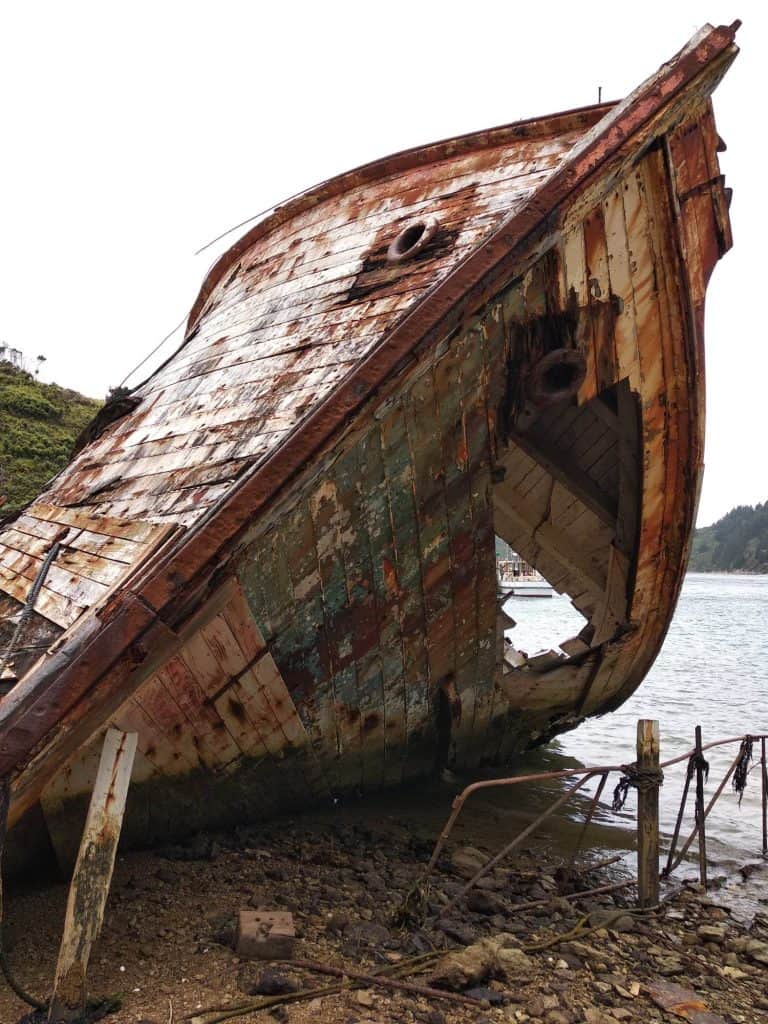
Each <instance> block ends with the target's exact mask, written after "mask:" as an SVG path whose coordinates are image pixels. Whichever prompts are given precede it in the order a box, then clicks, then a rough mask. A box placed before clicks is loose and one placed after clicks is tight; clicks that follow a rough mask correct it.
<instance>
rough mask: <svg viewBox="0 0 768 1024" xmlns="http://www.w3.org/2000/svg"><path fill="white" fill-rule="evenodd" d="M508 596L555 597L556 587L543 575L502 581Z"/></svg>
mask: <svg viewBox="0 0 768 1024" xmlns="http://www.w3.org/2000/svg"><path fill="white" fill-rule="evenodd" d="M501 586H502V589H504V590H505V591H506V592H507V596H508V597H554V596H555V591H554V588H553V587H552V586H551V585H550V584H549V583H547V581H546V580H545V579H544V577H543V576H542V577H541V578H540V579H533V578H527V579H519V580H515V581H513V582H511V583H502V584H501Z"/></svg>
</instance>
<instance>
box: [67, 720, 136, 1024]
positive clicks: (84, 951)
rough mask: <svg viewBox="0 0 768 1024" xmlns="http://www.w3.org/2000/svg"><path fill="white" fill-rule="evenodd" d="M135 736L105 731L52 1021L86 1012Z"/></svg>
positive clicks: (77, 867) (71, 900) (75, 878)
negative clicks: (92, 958)
mask: <svg viewBox="0 0 768 1024" xmlns="http://www.w3.org/2000/svg"><path fill="white" fill-rule="evenodd" d="M136 740H137V737H136V734H135V733H125V732H121V731H119V730H118V729H108V730H107V733H106V735H105V737H104V746H103V748H102V753H101V761H100V763H99V770H98V773H97V775H96V784H95V786H94V789H93V794H92V796H91V802H90V805H89V807H88V817H87V819H86V822H85V829H84V831H83V839H82V842H81V844H80V852H79V854H78V858H77V863H76V864H75V871H74V875H73V876H72V882H71V884H70V887H69V897H68V899H67V910H66V916H65V919H64V934H63V936H62V939H61V946H60V947H59V959H58V962H57V964H56V976H55V981H54V987H53V996H52V998H51V1005H50V1009H49V1012H48V1020H49V1021H50V1022H51V1024H59V1022H61V1021H69V1020H74V1019H75V1018H77V1017H79V1016H81V1015H82V1013H83V1011H84V1010H85V1005H86V998H87V971H88V961H89V959H90V955H91V948H92V946H93V943H94V942H95V941H96V939H97V938H98V936H99V933H100V931H101V925H102V922H103V919H104V908H105V906H106V903H107V896H108V894H109V885H110V882H111V880H112V871H113V869H114V865H115V855H116V853H117V843H118V839H119V838H120V830H121V827H122V822H123V814H124V812H125V800H126V797H127V795H128V785H129V783H130V780H131V769H132V768H133V758H134V754H135V752H136Z"/></svg>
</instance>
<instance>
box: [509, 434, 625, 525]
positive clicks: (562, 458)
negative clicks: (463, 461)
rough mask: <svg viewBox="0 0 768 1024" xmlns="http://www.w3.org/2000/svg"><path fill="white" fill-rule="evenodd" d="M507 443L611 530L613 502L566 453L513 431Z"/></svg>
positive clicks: (614, 515) (613, 512)
mask: <svg viewBox="0 0 768 1024" xmlns="http://www.w3.org/2000/svg"><path fill="white" fill-rule="evenodd" d="M510 440H512V441H513V443H514V444H516V445H517V446H518V447H519V448H522V449H523V451H524V452H525V453H526V454H527V455H529V456H530V457H531V458H532V459H535V460H536V462H537V463H538V464H539V465H540V466H541V467H542V468H543V469H545V470H546V471H547V473H549V475H550V476H552V477H554V479H555V480H557V481H558V482H559V483H560V484H561V485H562V486H563V487H565V488H566V490H567V491H569V492H570V493H571V494H572V495H573V496H574V498H578V499H579V501H581V502H583V503H584V504H585V505H586V506H587V508H589V509H591V510H592V512H594V513H595V515H596V516H597V517H598V518H599V519H601V520H602V522H604V523H605V524H606V526H611V527H613V526H614V525H615V523H616V514H617V508H616V502H615V501H613V500H612V499H611V497H610V495H608V494H605V493H604V492H603V491H601V490H600V488H599V487H598V486H597V484H596V483H595V482H594V480H593V479H592V478H591V477H590V476H589V474H588V473H586V472H585V471H584V470H583V468H582V467H581V466H580V465H579V463H578V462H576V460H575V459H572V458H569V453H566V452H562V451H558V450H557V449H556V448H554V447H553V446H552V445H550V444H549V442H548V440H547V438H546V437H544V436H536V437H535V438H532V437H530V436H528V435H525V434H519V433H517V432H515V431H512V432H511V433H510Z"/></svg>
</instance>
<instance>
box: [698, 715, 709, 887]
mask: <svg viewBox="0 0 768 1024" xmlns="http://www.w3.org/2000/svg"><path fill="white" fill-rule="evenodd" d="M696 824H697V825H698V828H699V881H700V882H701V884H702V885H703V886H704V888H705V889H706V888H707V823H706V814H705V812H704V755H703V753H702V742H701V726H700V725H697V726H696Z"/></svg>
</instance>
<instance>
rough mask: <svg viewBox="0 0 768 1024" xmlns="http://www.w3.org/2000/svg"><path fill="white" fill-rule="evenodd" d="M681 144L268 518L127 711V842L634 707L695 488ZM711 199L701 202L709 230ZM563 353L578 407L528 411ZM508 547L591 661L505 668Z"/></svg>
mask: <svg viewBox="0 0 768 1024" xmlns="http://www.w3.org/2000/svg"><path fill="white" fill-rule="evenodd" d="M712 130H713V129H712V124H711V115H710V113H709V111H708V110H706V111H705V112H704V113H703V114H702V115H701V117H700V118H699V119H698V120H697V121H696V122H695V127H693V128H692V127H691V126H690V125H686V126H684V128H683V129H681V131H682V133H683V134H682V135H681V136H680V137H682V138H686V139H690V137H691V135H695V136H696V137H698V139H699V141H700V143H701V145H702V146H704V145H705V144H706V143H707V141H709V142H710V143H711V136H712ZM678 138H679V137H678V136H673V137H672V139H671V145H670V148H669V150H665V148H663V147H656V148H655V149H654V150H653V151H652V152H650V153H648V154H646V155H645V156H644V157H643V159H642V160H640V161H639V162H638V163H637V164H636V165H635V166H633V167H632V168H631V169H630V170H629V171H628V173H627V174H626V175H625V176H624V177H623V178H622V180H621V181H620V182H618V183H617V184H616V185H615V186H614V187H613V188H612V189H611V190H610V192H609V193H608V194H606V196H605V197H604V198H603V199H601V201H600V202H599V204H597V205H595V206H593V207H592V208H591V209H590V210H589V211H587V213H586V215H585V216H584V217H583V219H581V220H578V221H575V222H573V223H568V224H567V225H566V230H565V231H564V233H563V236H562V239H561V241H560V244H559V245H558V246H557V247H556V248H555V249H553V250H551V251H549V252H548V253H547V254H546V255H545V256H543V257H542V258H540V259H539V260H538V261H537V262H535V263H534V264H533V265H532V266H531V268H530V269H529V270H528V271H527V273H526V274H525V275H524V276H523V277H522V278H519V279H517V280H514V281H512V282H511V283H510V285H509V286H508V288H506V289H505V290H504V291H503V292H501V293H500V294H499V295H498V296H497V297H496V298H495V299H494V300H492V301H491V302H489V303H488V304H487V305H486V306H485V307H484V308H483V310H482V311H481V313H480V314H479V315H478V316H476V317H475V318H474V319H473V320H472V321H471V322H470V323H469V324H468V325H467V326H466V327H465V328H464V329H462V330H460V331H457V332H455V333H454V334H453V335H452V336H451V337H449V338H446V339H444V340H443V341H442V343H441V344H439V345H438V346H437V347H436V348H435V350H434V353H433V354H432V355H431V356H430V357H427V358H425V359H424V360H423V361H422V363H421V365H419V366H418V368H417V369H415V370H413V371H411V372H409V373H406V374H404V375H403V377H402V379H401V380H400V381H399V382H398V384H397V386H395V387H393V388H392V389H391V390H390V393H389V394H387V395H386V396H385V397H384V398H383V399H382V401H381V402H380V403H378V404H377V406H376V407H375V408H374V409H373V410H371V414H370V415H368V416H367V417H365V418H364V419H363V420H361V421H360V422H357V423H355V424H354V425H353V427H351V428H350V429H349V431H348V432H347V434H346V436H345V437H344V438H343V439H342V441H341V442H340V443H339V444H338V445H336V446H334V447H333V448H332V449H330V450H329V451H328V452H326V454H325V456H324V457H323V458H322V459H321V460H320V461H319V462H318V463H317V464H316V465H315V466H313V468H312V470H311V471H310V472H308V473H306V474H305V477H304V479H302V480H301V481H299V482H297V484H296V485H295V486H294V487H293V488H292V489H291V493H290V494H289V495H288V496H286V498H285V499H284V500H283V501H282V502H281V503H280V505H279V506H277V507H276V508H275V509H274V511H273V513H272V514H271V515H269V516H267V517H265V518H264V519H263V520H262V521H260V522H259V524H258V525H257V526H255V527H254V529H253V531H252V533H253V536H252V537H249V538H247V540H246V541H245V542H244V544H243V547H242V551H241V553H240V555H239V557H238V559H237V562H236V572H235V574H234V577H233V578H232V579H230V580H228V581H227V582H225V583H224V584H223V585H222V592H221V593H220V595H219V598H218V602H217V603H220V607H219V609H218V611H216V612H215V614H211V617H210V619H209V621H206V622H205V624H204V625H203V626H202V627H201V628H200V629H199V630H198V631H196V632H194V633H193V635H192V636H191V637H190V639H189V640H188V642H187V643H186V644H184V645H183V646H182V647H181V649H180V650H179V652H178V653H177V654H176V655H175V656H174V657H173V658H171V659H169V660H168V661H167V662H166V663H165V664H164V665H163V667H162V668H160V669H159V670H158V671H157V672H156V673H154V675H153V676H152V677H151V678H150V679H149V680H148V681H147V682H145V683H144V684H142V685H141V686H140V687H139V688H138V689H137V691H136V692H135V694H134V695H133V696H132V698H131V700H130V701H128V702H127V703H126V704H125V705H123V706H122V707H121V708H120V709H119V710H118V711H117V712H116V713H115V714H114V715H113V716H112V718H111V721H112V723H113V724H115V725H117V726H118V727H119V728H121V729H126V730H136V731H137V732H138V734H139V749H140V758H139V766H138V768H137V769H135V770H134V787H133V792H132V794H131V797H130V798H129V810H128V815H127V821H126V826H125V835H126V839H127V840H128V841H129V842H152V841H156V840H158V839H160V838H163V837H166V838H167V837H168V835H173V834H177V835H178V834H182V833H184V832H187V831H189V830H190V829H192V830H194V829H196V828H203V827H211V826H214V825H220V826H224V825H232V824H235V823H237V822H238V821H242V820H252V819H254V818H261V817H266V816H270V815H274V814H276V813H279V812H280V811H282V810H286V809H288V808H291V807H296V806H301V805H305V804H307V803H311V802H313V801H318V800H324V799H330V798H332V797H338V796H341V795H343V794H344V793H362V792H365V791H370V790H372V789H375V788H377V787H380V786H386V785H395V784H398V783H401V782H403V781H407V780H412V779H417V778H419V777H421V776H424V775H425V774H427V773H429V772H430V771H432V770H433V769H434V768H435V767H436V766H439V765H441V764H442V765H448V766H450V767H452V768H456V769H459V770H462V771H478V770H484V769H492V768H494V767H497V766H500V765H502V764H504V763H505V762H507V761H508V760H509V759H510V758H511V757H513V756H514V755H516V754H519V753H520V752H521V751H523V750H525V749H527V748H529V747H530V746H531V745H534V744H536V743H540V742H542V741H543V740H545V739H547V738H549V737H551V736H553V735H555V734H556V733H558V732H561V731H563V730H564V729H568V728H572V727H574V726H575V725H576V724H577V723H578V722H579V721H581V720H583V718H584V717H586V716H588V715H590V714H594V713H596V712H600V711H602V710H604V709H606V708H608V707H610V706H613V705H615V704H617V703H619V702H620V701H621V700H622V699H623V698H624V697H625V696H626V695H627V694H629V693H630V692H632V690H633V689H634V688H635V686H636V684H637V682H639V680H640V679H641V678H642V677H643V675H644V674H645V672H646V671H647V669H648V667H649V666H650V664H651V662H652V660H653V658H654V657H655V655H656V653H657V651H658V649H659V646H660V643H661V639H662V637H663V635H664V631H665V629H666V627H667V625H668V622H669V619H670V616H671V614H672V610H673V608H674V604H675V599H676V594H677V591H678V588H679V585H680V581H681V576H682V573H683V571H684V567H685V560H686V551H687V544H688V538H689V532H690V527H691V523H692V521H693V515H694V509H695V504H696V497H697V488H698V483H699V476H700V472H701V419H702V413H703V410H702V408H701V396H700V391H699V385H700V378H701V364H700V353H699V352H698V351H697V344H696V335H695V332H694V324H693V321H692V318H691V314H692V312H693V313H694V315H695V310H693V311H692V310H691V306H690V303H689V296H691V295H692V296H694V297H695V296H696V295H697V294H701V289H702V287H703V284H704V278H705V276H706V272H707V271H708V269H709V268H704V267H702V276H701V277H700V278H699V280H698V281H697V280H696V279H695V277H694V276H693V274H692V273H691V270H692V269H694V270H695V264H694V265H693V267H691V265H690V264H689V265H688V267H687V269H686V267H685V265H684V264H683V262H682V259H681V246H682V245H684V244H685V237H684V235H682V236H681V234H680V229H681V228H683V231H684V229H685V218H683V219H682V221H681V220H680V219H679V216H678V214H677V212H676V210H675V191H674V190H675V189H677V190H678V193H679V190H680V186H679V184H678V182H679V181H680V179H681V178H682V177H683V175H685V174H690V172H691V168H690V166H689V163H688V162H685V161H680V160H678V163H677V165H676V166H675V165H672V170H673V173H671V169H670V163H669V157H670V155H671V154H674V153H675V152H678V153H679V151H680V150H679V145H678ZM685 180H686V182H687V181H688V179H687V178H686V179H685ZM717 208H718V207H717V205H716V204H714V205H713V204H712V201H711V197H710V202H709V204H708V208H707V214H708V216H709V218H710V221H709V231H710V232H711V233H712V236H713V239H714V238H715V237H716V236H717V231H718V227H719V225H718V223H717V221H716V219H715V217H714V214H713V213H712V211H714V210H717ZM702 221H703V224H702ZM696 223H697V229H698V228H701V227H702V226H703V227H704V228H705V229H706V227H707V225H706V221H705V220H704V219H703V218H701V219H700V220H697V222H696ZM563 348H565V349H573V350H577V351H580V352H583V353H584V354H585V357H586V373H585V375H584V379H583V380H582V382H581V383H580V385H579V388H578V392H577V394H576V395H575V396H574V398H573V399H571V400H568V399H566V400H562V399H560V400H557V401H553V402H546V403H543V404H539V405H536V404H535V402H531V400H530V399H529V398H528V397H527V396H526V393H525V381H526V380H527V379H529V378H530V375H531V368H532V367H535V366H536V365H537V364H538V363H539V361H540V360H541V359H542V358H543V357H544V356H546V355H547V353H548V352H551V351H553V350H560V349H563ZM496 534H498V535H500V536H502V537H503V538H504V539H505V540H507V541H508V542H509V543H510V544H512V545H513V546H514V547H515V549H516V550H518V551H520V552H521V553H522V554H523V555H524V557H526V559H527V560H529V561H530V562H531V563H532V564H534V565H536V566H537V568H539V569H540V570H541V571H542V572H543V573H545V574H546V576H547V578H548V579H549V580H550V581H551V582H552V584H553V585H554V586H555V587H556V588H557V590H558V591H560V592H564V593H567V594H568V595H569V596H570V597H571V599H572V601H573V602H574V605H575V606H576V607H577V608H579V610H580V611H581V612H582V613H583V614H584V615H585V617H586V618H587V619H588V620H589V623H590V625H589V627H588V628H587V629H585V631H584V633H583V635H582V639H581V648H580V651H579V653H577V654H575V655H573V656H570V657H568V658H561V659H559V660H557V661H556V663H555V664H552V663H549V664H546V665H544V666H543V667H542V668H538V667H537V665H536V663H535V660H534V661H533V662H532V663H531V664H523V665H522V666H521V667H519V668H516V669H510V668H509V667H508V666H506V665H505V663H504V659H503V655H502V647H501V644H502V637H503V633H502V630H503V626H504V622H503V620H500V619H499V614H498V600H497V591H496V579H495V551H494V537H495V535H496ZM211 612H213V607H212V608H211ZM561 639H565V638H561ZM98 749H99V743H98V739H97V740H95V741H94V743H93V745H92V747H91V748H90V750H89V751H88V753H87V754H86V755H85V756H82V755H81V756H77V757H75V758H74V759H73V761H71V762H70V764H69V765H68V766H67V768H66V769H65V770H64V771H62V772H59V773H57V775H56V776H55V777H54V778H53V779H52V780H51V781H50V782H49V784H48V785H47V787H46V788H45V790H44V792H43V795H42V805H43V809H44V812H45V816H46V820H47V822H48V826H49V829H50V831H51V834H52V836H53V837H54V839H55V841H56V845H57V847H58V848H59V849H60V850H63V849H67V850H68V851H69V852H70V853H71V852H72V851H73V849H74V845H73V844H74V843H75V840H76V836H77V830H76V829H72V828H71V822H72V815H71V811H72V808H73V807H75V806H76V805H77V804H78V803H79V804H80V805H81V806H82V808H84V806H85V803H86V800H87V794H88V793H89V792H90V788H91V786H92V774H93V770H94V766H95V763H96V761H97V759H98Z"/></svg>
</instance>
